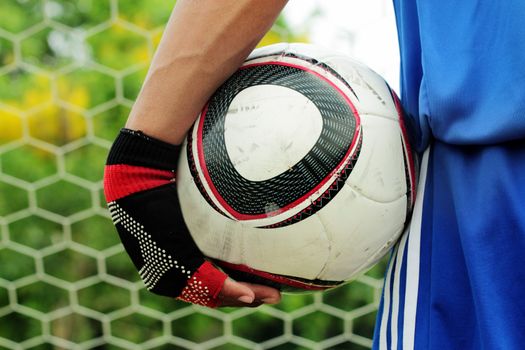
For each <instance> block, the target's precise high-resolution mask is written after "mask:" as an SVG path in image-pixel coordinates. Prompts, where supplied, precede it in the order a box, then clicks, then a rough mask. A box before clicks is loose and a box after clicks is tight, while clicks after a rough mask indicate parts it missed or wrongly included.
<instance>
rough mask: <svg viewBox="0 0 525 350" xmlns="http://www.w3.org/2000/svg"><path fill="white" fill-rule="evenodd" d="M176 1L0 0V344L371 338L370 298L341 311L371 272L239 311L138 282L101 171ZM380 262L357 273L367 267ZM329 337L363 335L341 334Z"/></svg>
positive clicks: (100, 345)
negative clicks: (164, 294)
mask: <svg viewBox="0 0 525 350" xmlns="http://www.w3.org/2000/svg"><path fill="white" fill-rule="evenodd" d="M174 3H175V0H148V1H146V0H140V1H139V0H46V1H43V0H2V1H0V348H2V349H3V348H12V347H14V346H15V345H16V346H22V347H23V348H34V349H37V348H38V349H64V348H68V347H74V346H75V344H84V345H83V346H85V348H96V349H126V348H129V346H131V345H133V344H148V342H151V341H152V340H153V341H155V338H157V339H158V337H165V338H166V339H167V340H166V344H165V346H159V347H156V348H158V349H161V348H162V349H179V348H180V349H182V348H189V349H191V348H193V347H194V346H196V345H197V344H203V343H205V342H212V343H210V348H213V349H228V350H230V349H247V348H251V346H250V345H246V344H257V343H260V342H264V341H267V340H269V339H272V338H275V337H279V336H281V335H283V334H285V335H287V336H288V337H289V338H287V339H285V340H283V341H282V342H281V343H282V344H281V345H279V344H277V345H276V346H275V347H273V348H274V349H307V348H308V347H307V346H302V345H300V344H299V343H297V342H295V341H293V340H291V338H290V337H291V336H292V335H293V336H299V337H302V338H304V339H309V340H311V341H313V342H319V341H323V340H324V339H327V338H329V337H332V336H336V335H340V334H343V333H345V332H346V333H347V334H350V333H353V334H357V335H360V336H362V337H366V338H370V337H371V335H372V331H373V323H374V316H375V311H374V308H373V307H372V309H370V310H371V311H367V312H365V313H364V314H363V315H362V316H359V317H357V318H355V319H354V320H353V325H352V327H353V328H352V329H349V326H348V325H347V323H346V321H345V317H344V315H345V313H346V312H350V311H352V310H354V311H355V310H357V309H359V308H367V306H369V305H374V304H375V303H377V299H378V295H377V291H378V288H377V283H375V284H374V283H372V285H373V286H372V285H370V284H367V283H362V282H355V283H351V284H347V285H345V286H343V287H340V288H338V289H336V290H333V291H330V292H327V293H325V294H323V295H322V296H320V295H313V294H301V295H295V296H293V295H285V296H284V297H283V301H282V303H280V304H279V305H276V306H273V307H267V308H266V309H265V308H263V309H261V310H260V311H257V312H253V313H247V314H246V315H244V316H243V315H240V316H239V314H238V313H239V310H236V309H223V310H220V311H217V310H212V312H211V313H210V312H209V311H203V310H202V309H199V308H193V307H192V306H189V305H187V304H184V303H182V302H179V301H175V300H169V299H166V298H161V297H158V296H155V295H152V294H151V293H149V292H147V291H146V290H145V289H144V288H142V282H140V278H139V276H138V274H137V272H136V270H135V268H134V267H133V265H132V263H131V261H130V259H129V257H128V256H127V255H126V254H125V253H124V252H123V251H122V247H121V246H120V243H119V240H118V236H117V234H116V232H115V230H114V228H113V225H112V224H111V221H110V219H109V216H108V214H107V211H106V210H105V204H104V201H103V198H102V190H101V188H102V183H101V180H102V171H103V165H104V161H105V157H106V154H107V151H108V146H109V144H110V141H111V140H113V139H114V137H115V136H116V134H117V132H118V130H119V129H120V128H121V127H122V126H123V125H124V122H125V120H126V117H127V114H128V113H129V110H130V106H131V104H132V103H133V100H134V99H135V98H136V96H137V94H138V92H139V90H140V86H141V84H142V80H143V79H144V76H145V74H146V71H147V66H148V64H149V61H150V59H151V57H152V54H153V51H154V49H155V47H156V46H157V45H158V42H159V40H160V37H161V34H162V28H163V26H164V24H165V23H166V21H167V19H168V17H169V15H170V12H171V8H172V7H173V5H174ZM279 41H308V36H307V34H305V33H297V32H295V31H294V30H293V29H292V28H290V27H289V26H288V24H287V23H286V20H285V19H284V18H283V17H281V18H279V19H278V21H277V23H276V25H275V26H274V28H273V29H272V30H271V31H270V32H269V33H268V34H267V35H266V36H265V37H264V39H263V40H262V41H261V44H260V45H267V44H271V43H274V42H279ZM384 266H385V262H382V263H381V264H379V265H378V266H376V267H375V268H374V269H373V270H372V271H370V272H369V273H368V276H370V277H373V278H375V279H371V280H372V281H376V282H379V280H380V279H381V277H382V272H383V270H384ZM335 308H337V309H339V310H340V313H339V314H333V313H332V312H331V310H333V309H335ZM305 310H308V311H305ZM367 310H368V309H367ZM342 315H343V316H342ZM108 332H109V334H108ZM167 333H169V334H167ZM42 335H43V336H44V337H43V338H38V337H39V336H42ZM103 336H104V338H102V337H103ZM171 336H175V337H177V338H180V339H183V342H182V343H180V342H173V341H172V340H170V339H172V338H170V337H171ZM35 337H36V338H35ZM221 337H226V338H225V340H224V341H222V342H218V343H216V344H215V343H213V341H214V340H215V341H216V340H217V339H220V338H221ZM239 338H244V339H246V340H247V341H248V342H247V343H246V342H245V343H239V342H238V341H236V339H239ZM35 339H36V340H35ZM39 339H40V341H38V340H39ZM112 339H117V340H118V341H117V340H115V341H112ZM28 340H29V341H28ZM26 341H28V342H26ZM90 341H92V343H90ZM250 341H251V342H252V343H250ZM24 342H26V343H24ZM127 342H129V343H127ZM20 344H22V345H20ZM24 344H25V345H24ZM35 344H36V345H35ZM89 344H91V345H89ZM126 344H127V345H126ZM159 344H160V343H159ZM181 344H185V345H184V346H183V345H181ZM214 344H215V345H214ZM243 344H244V345H243ZM368 344H369V343H368ZM148 346H149V345H148ZM152 346H153V345H152ZM334 348H338V347H334ZM339 348H341V349H343V348H344V349H363V348H366V345H365V346H363V345H362V344H360V343H359V342H352V341H351V340H348V341H346V342H345V343H344V345H341V347H339Z"/></svg>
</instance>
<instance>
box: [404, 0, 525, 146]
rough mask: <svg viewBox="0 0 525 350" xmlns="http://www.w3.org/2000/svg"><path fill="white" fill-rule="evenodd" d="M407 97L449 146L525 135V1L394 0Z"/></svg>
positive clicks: (424, 126)
mask: <svg viewBox="0 0 525 350" xmlns="http://www.w3.org/2000/svg"><path fill="white" fill-rule="evenodd" d="M394 8H395V12H396V19H397V27H398V35H399V45H400V55H401V100H402V101H403V104H404V107H405V109H406V110H407V112H408V113H409V115H410V116H411V117H412V118H413V119H414V120H415V121H416V124H417V125H418V126H419V128H418V131H419V135H418V136H419V139H418V149H419V150H420V151H421V150H422V149H423V148H424V147H425V146H426V144H427V143H428V140H429V136H430V135H431V134H432V135H433V136H434V137H435V138H436V139H438V140H441V141H443V142H446V143H449V144H494V143H499V142H505V141H510V140H518V139H525V1H524V0H502V1H491V0H463V1H457V0H456V1H452V0H394Z"/></svg>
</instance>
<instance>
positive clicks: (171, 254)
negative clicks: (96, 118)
mask: <svg viewBox="0 0 525 350" xmlns="http://www.w3.org/2000/svg"><path fill="white" fill-rule="evenodd" d="M179 153H180V146H176V145H172V144H169V143H165V142H163V141H160V140H157V139H154V138H152V137H149V136H146V135H144V134H143V133H142V132H140V131H133V130H129V129H122V130H121V132H120V134H119V136H118V137H117V139H116V140H115V142H114V144H113V146H112V147H111V150H110V152H109V156H108V160H107V164H106V168H105V171H104V194H105V196H106V200H107V202H108V207H109V210H110V212H111V217H112V219H113V222H114V224H115V226H116V228H117V231H118V233H119V236H120V239H121V241H122V244H123V245H124V248H125V249H126V251H127V253H128V255H129V256H130V257H131V260H132V261H133V263H134V264H135V267H136V268H137V270H138V271H139V274H140V276H141V278H142V280H143V281H144V283H145V284H146V287H147V289H148V290H150V291H152V292H153V293H156V294H160V295H164V296H168V297H174V298H175V297H179V298H180V299H182V300H184V301H187V302H190V303H194V304H200V305H205V306H209V307H215V306H217V305H218V303H219V300H218V295H219V292H220V291H221V288H222V286H223V284H224V281H225V279H226V278H227V276H226V274H224V273H223V272H221V271H219V270H218V269H216V268H215V267H214V266H213V265H212V264H211V263H210V262H208V261H206V260H205V259H204V256H203V255H202V253H201V252H200V250H199V249H198V247H197V246H196V244H195V242H194V241H193V239H192V237H191V235H190V233H189V231H188V228H187V227H186V224H185V223H184V220H183V217H182V213H181V210H180V205H179V199H178V196H177V186H176V184H175V172H176V169H177V164H178V158H179Z"/></svg>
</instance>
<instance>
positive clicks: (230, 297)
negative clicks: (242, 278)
mask: <svg viewBox="0 0 525 350" xmlns="http://www.w3.org/2000/svg"><path fill="white" fill-rule="evenodd" d="M219 300H220V303H219V306H220V307H225V306H233V307H239V306H245V307H257V306H260V305H262V304H277V303H278V302H280V301H281V293H280V292H279V291H278V290H277V289H275V288H271V287H267V286H263V285H260V284H252V283H246V282H236V281H234V280H233V279H231V278H227V279H226V280H225V281H224V285H223V287H222V290H221V292H220V293H219Z"/></svg>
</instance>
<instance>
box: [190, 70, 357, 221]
mask: <svg viewBox="0 0 525 350" xmlns="http://www.w3.org/2000/svg"><path fill="white" fill-rule="evenodd" d="M257 85H277V86H282V87H287V88H290V89H292V90H295V91H297V92H299V93H301V94H302V95H304V96H305V97H306V98H308V99H309V100H310V101H311V102H312V103H313V104H314V105H315V106H316V107H317V109H318V110H319V112H320V114H321V116H322V119H323V126H322V131H321V134H320V136H319V139H318V140H317V142H316V144H315V145H314V146H313V147H312V149H311V150H310V151H309V152H308V153H307V154H306V156H305V157H304V158H303V159H301V160H300V161H299V162H298V163H297V164H295V165H294V166H293V167H291V168H290V169H289V170H287V171H285V172H283V173H281V174H279V175H277V176H275V177H273V178H270V179H267V180H263V181H251V180H248V179H246V178H244V177H243V176H241V175H240V174H239V173H238V171H237V170H236V169H235V167H234V165H233V164H232V162H231V160H230V158H229V156H228V153H227V150H226V144H225V139H224V125H225V118H226V114H227V111H228V107H229V106H230V104H231V102H232V100H233V99H234V97H235V96H236V95H237V94H238V93H240V92H241V91H242V90H244V89H246V88H249V87H252V86H257ZM203 118H204V119H203V121H202V152H203V156H204V161H205V163H206V167H207V170H208V174H209V177H210V180H211V182H212V183H213V185H214V187H215V188H216V190H217V192H218V193H219V194H220V196H221V197H222V199H223V200H224V201H225V202H226V203H227V204H228V206H230V207H231V208H232V209H233V210H235V211H236V212H237V213H240V214H243V215H249V216H259V215H268V214H271V213H272V212H278V211H279V209H280V208H283V207H286V206H288V205H289V204H290V203H293V202H295V201H297V200H298V199H300V198H301V197H303V196H304V195H306V194H307V193H308V192H310V191H311V190H312V189H314V188H315V187H316V186H318V185H319V184H320V183H321V182H322V181H323V180H324V179H325V178H327V177H328V176H329V175H330V174H331V173H332V172H333V171H334V169H336V168H337V167H338V165H339V164H340V163H341V162H342V161H343V159H344V157H345V155H346V154H347V152H348V150H349V148H350V147H351V145H352V141H353V139H354V135H355V133H356V125H357V116H355V115H354V112H353V110H352V107H351V106H350V105H349V103H348V101H347V100H346V99H345V98H344V96H342V95H341V92H340V91H338V90H337V89H336V88H334V86H332V85H331V84H330V83H329V82H327V81H325V80H324V79H322V78H320V77H319V76H317V75H316V74H314V73H312V72H309V71H306V70H304V69H301V68H298V67H295V66H288V65H281V64H273V63H272V64H268V63H267V64H262V65H253V66H247V67H245V68H243V69H241V70H239V71H237V72H236V73H235V74H234V75H233V76H232V77H230V79H228V80H227V81H226V82H225V83H224V84H223V85H222V86H221V87H220V88H219V89H218V90H217V91H216V93H215V94H214V95H213V96H212V97H211V99H210V101H209V103H208V106H207V110H206V113H205V115H204V116H203ZM188 147H189V148H191V142H190V143H188ZM191 153H192V152H191V150H190V149H188V155H190V154H191ZM191 156H193V155H192V154H191ZM191 171H192V174H193V177H194V178H195V179H196V182H198V181H197V178H198V175H197V174H196V171H195V169H194V168H193V169H191ZM199 182H200V181H199ZM198 187H199V189H200V190H201V192H202V191H204V192H205V189H204V188H202V184H201V186H198ZM204 197H205V198H207V199H208V198H209V197H208V196H207V195H205V196H204ZM214 207H215V206H214ZM216 209H217V208H216Z"/></svg>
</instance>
